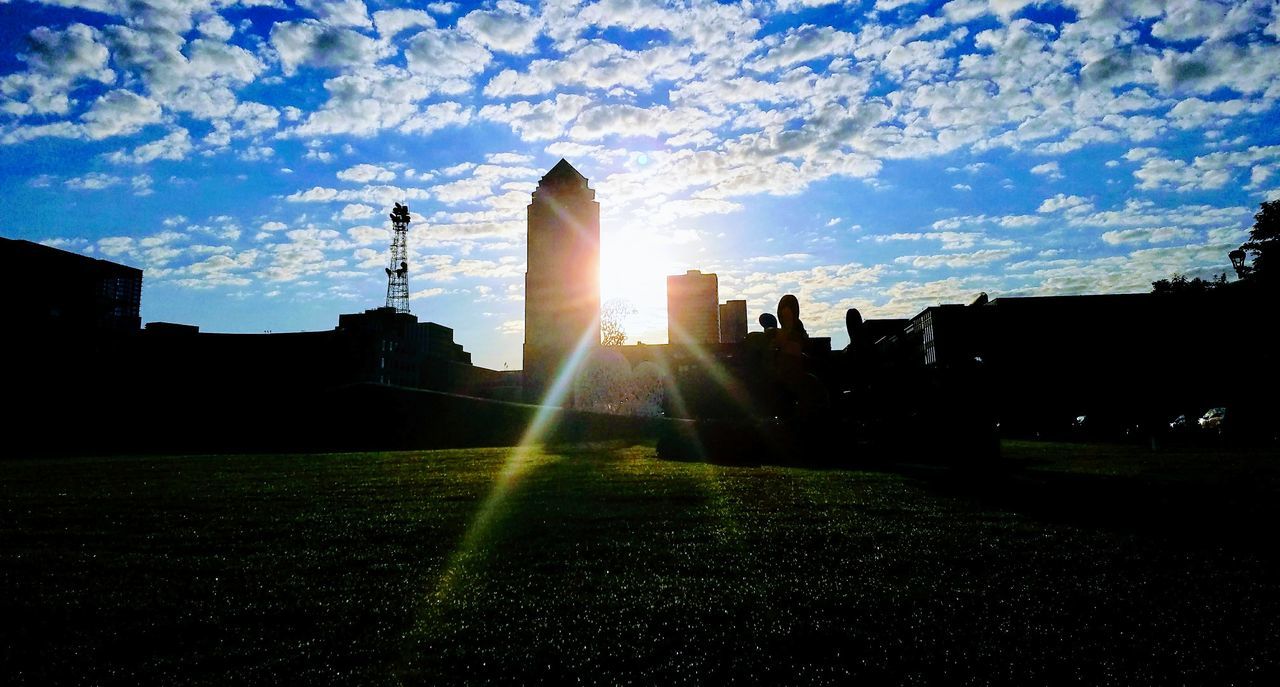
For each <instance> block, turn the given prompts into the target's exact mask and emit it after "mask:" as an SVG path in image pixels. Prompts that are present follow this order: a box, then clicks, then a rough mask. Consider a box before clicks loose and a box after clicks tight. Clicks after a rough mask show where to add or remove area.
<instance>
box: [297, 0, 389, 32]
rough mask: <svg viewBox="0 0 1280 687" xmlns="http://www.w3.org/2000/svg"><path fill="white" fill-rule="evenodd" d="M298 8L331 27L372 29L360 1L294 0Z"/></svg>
mask: <svg viewBox="0 0 1280 687" xmlns="http://www.w3.org/2000/svg"><path fill="white" fill-rule="evenodd" d="M296 2H297V3H298V7H301V8H303V9H306V10H310V11H311V12H312V13H314V14H315V15H316V16H318V17H320V18H321V19H323V20H324V22H325V23H326V24H330V25H333V26H354V27H356V28H362V29H367V28H372V26H373V22H371V21H369V11H368V9H366V8H365V6H364V3H363V2H361V1H360V0H296Z"/></svg>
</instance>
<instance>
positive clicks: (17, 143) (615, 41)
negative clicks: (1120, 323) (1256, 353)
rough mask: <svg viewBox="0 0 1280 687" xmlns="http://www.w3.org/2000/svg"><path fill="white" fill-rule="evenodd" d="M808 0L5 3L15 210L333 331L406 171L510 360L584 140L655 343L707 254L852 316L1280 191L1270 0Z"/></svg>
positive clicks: (1198, 258)
mask: <svg viewBox="0 0 1280 687" xmlns="http://www.w3.org/2000/svg"><path fill="white" fill-rule="evenodd" d="M809 4H810V3H776V4H764V3H762V4H759V5H753V6H752V7H751V8H745V7H744V6H741V5H729V4H713V3H701V2H693V3H688V4H682V5H671V6H663V5H661V4H660V3H658V4H654V5H646V4H643V3H640V4H634V5H633V4H626V3H622V4H616V5H615V4H612V3H584V4H583V5H582V6H581V7H578V8H577V9H576V10H574V11H563V10H562V9H557V7H560V6H559V5H554V6H541V5H528V6H526V5H521V4H518V3H506V4H502V5H501V6H500V7H499V6H498V5H497V4H494V5H484V6H479V7H475V6H470V5H468V6H463V5H450V4H448V3H437V4H434V5H430V6H428V7H426V8H413V9H408V8H394V7H387V6H383V5H378V6H365V5H364V4H363V3H361V2H358V1H353V2H346V3H337V4H323V3H301V4H298V5H296V6H290V7H287V8H271V7H242V6H238V5H233V6H220V7H219V8H217V9H212V8H206V9H191V8H190V7H188V6H187V5H182V6H178V5H176V4H173V3H169V2H167V1H166V0H154V1H153V2H149V3H141V4H135V5H129V6H127V7H125V6H121V9H118V10H113V9H112V8H111V7H106V6H104V10H105V11H102V12H89V11H83V10H77V9H74V8H68V7H61V6H58V3H44V4H42V3H40V2H28V1H27V0H19V1H17V2H11V3H4V4H3V5H2V6H0V27H2V28H0V38H2V39H3V40H4V41H5V44H6V45H10V46H12V47H13V49H12V50H10V51H8V52H7V53H6V54H5V55H0V79H2V80H3V83H4V86H3V88H0V149H3V151H4V153H5V154H4V155H3V156H0V191H2V192H4V194H5V197H6V203H5V204H4V206H3V208H0V234H2V235H4V236H8V237H13V238H22V239H27V240H32V241H38V242H39V241H47V242H50V243H52V244H54V245H58V246H61V247H65V248H69V249H71V250H73V251H76V252H80V253H86V254H90V255H92V256H93V257H101V258H105V259H108V260H113V261H117V262H123V263H126V264H130V265H133V266H135V267H138V268H142V269H145V270H146V271H147V274H148V290H149V292H148V296H149V298H148V299H147V303H146V305H145V306H144V312H143V319H144V320H145V321H180V322H181V321H191V322H194V323H195V324H198V325H200V326H201V327H202V328H203V329H205V330H213V331H240V332H250V331H263V330H267V329H271V330H274V331H280V330H289V331H295V330H315V329H320V328H324V327H327V326H330V324H331V317H332V313H335V312H347V311H352V310H356V309H359V308H362V307H365V306H366V304H368V303H370V302H377V301H378V300H379V299H378V298H377V297H376V295H377V294H378V292H379V291H382V290H383V289H384V288H385V283H384V281H385V280H384V279H380V278H379V277H378V275H376V274H373V273H372V272H374V271H376V270H370V269H369V268H370V267H371V266H374V265H378V263H379V262H382V261H383V259H384V257H385V256H383V255H382V254H381V253H382V251H383V250H384V246H385V244H386V237H385V235H386V233H387V229H386V228H385V227H384V226H382V225H383V222H381V214H382V212H383V209H382V208H384V207H385V206H389V205H390V204H391V202H407V203H409V204H410V205H411V207H412V208H413V210H414V212H415V213H417V214H416V216H415V217H414V218H413V227H414V232H416V233H415V236H417V237H419V238H421V239H422V240H421V241H419V242H418V243H417V247H416V248H413V249H412V250H413V251H414V253H413V254H412V255H411V256H410V257H411V259H410V260H409V261H408V262H410V264H411V265H412V266H413V267H412V268H411V269H413V270H416V271H415V272H413V273H411V274H410V275H409V283H410V284H411V285H412V286H413V289H414V290H413V292H412V293H411V294H410V296H411V302H412V304H413V307H414V309H415V310H416V311H419V312H425V311H427V310H430V311H431V313H432V314H431V317H432V318H433V319H437V320H440V321H448V322H463V321H465V324H464V325H461V326H463V327H465V328H463V329H459V331H458V338H459V340H461V341H468V342H475V343H474V344H473V345H474V346H475V354H476V357H477V360H478V361H480V362H482V363H484V364H486V365H488V366H489V367H492V368H495V369H500V368H501V367H503V364H504V363H505V364H506V365H507V366H509V367H512V368H514V367H518V366H519V365H520V357H521V353H520V345H521V342H522V340H523V336H522V334H521V332H520V331H519V327H520V322H521V321H522V320H523V316H522V312H523V304H522V303H521V302H520V301H519V295H518V294H519V290H520V288H521V285H522V280H523V272H524V269H523V261H524V254H525V248H526V247H525V246H524V245H523V244H522V240H523V239H522V236H523V220H524V206H525V205H526V204H527V194H528V193H530V192H532V191H533V190H534V188H535V187H536V183H537V180H538V178H539V177H540V175H541V174H542V173H543V172H544V171H545V170H547V169H549V168H550V167H551V166H552V165H553V164H554V163H555V161H556V160H558V159H560V158H561V157H568V158H570V159H572V160H573V161H574V163H575V165H577V166H578V167H579V168H580V169H581V170H583V171H584V172H585V173H587V175H588V176H590V177H591V178H592V179H593V184H594V186H595V188H596V189H597V190H598V191H600V193H601V194H602V196H605V197H608V198H609V199H610V200H609V202H608V204H607V205H606V207H605V209H604V215H603V216H602V218H601V231H602V242H603V244H604V246H605V250H604V253H603V254H602V256H601V257H602V266H603V268H604V270H603V275H604V278H603V281H602V289H603V297H604V299H605V300H609V299H614V298H629V300H632V301H633V303H634V306H635V310H636V314H635V315H634V316H632V317H631V318H630V319H629V321H628V327H627V328H628V331H629V332H630V333H631V336H632V338H633V340H635V339H638V340H643V341H648V342H656V341H662V340H663V339H664V335H665V330H666V326H665V321H664V317H663V316H664V314H665V303H664V302H663V299H662V295H661V282H662V280H663V279H664V278H665V276H666V275H669V274H682V273H684V272H685V271H686V270H688V269H701V270H703V271H705V272H714V273H716V274H717V275H719V278H720V280H721V287H722V290H723V291H724V292H726V293H735V294H742V296H743V297H745V298H746V299H747V300H748V308H749V310H751V311H752V312H758V311H761V310H763V309H765V308H767V307H769V306H770V305H771V304H772V303H776V301H777V299H778V298H779V297H781V295H783V294H785V293H798V294H800V295H802V297H803V298H804V299H805V300H806V301H809V302H814V303H821V304H823V306H824V307H823V308H821V309H819V311H818V315H819V316H818V317H817V318H816V319H813V320H811V321H809V322H807V323H806V324H807V325H808V326H809V327H810V329H811V330H812V331H813V332H815V333H819V334H822V335H827V336H832V337H833V339H834V340H835V343H836V344H837V347H838V346H840V345H842V344H843V341H842V337H843V333H842V331H843V326H842V325H843V323H842V321H841V316H840V315H839V313H842V312H843V311H844V310H845V309H847V308H848V307H858V308H860V309H862V310H864V311H865V313H866V314H867V316H868V317H875V318H885V317H907V316H910V315H911V314H913V313H915V312H918V311H919V310H920V309H921V308H922V307H923V306H925V305H931V304H936V303H945V302H963V301H965V300H966V299H968V298H970V297H972V295H973V294H974V293H976V292H977V291H984V290H985V291H988V292H990V293H992V294H993V295H1004V296H1008V295H1053V294H1073V293H1121V292H1136V291H1143V290H1145V289H1146V285H1147V284H1149V283H1150V282H1151V281H1153V280H1156V279H1162V278H1168V277H1169V276H1170V275H1171V274H1173V273H1177V272H1180V273H1186V274H1188V275H1190V276H1191V277H1197V276H1200V277H1206V278H1207V277H1210V276H1212V275H1215V274H1218V273H1221V272H1223V271H1225V270H1227V269H1229V267H1228V266H1227V265H1226V264H1225V262H1224V261H1223V260H1222V255H1223V254H1224V253H1225V252H1226V251H1227V250H1230V248H1232V247H1234V246H1235V245H1238V244H1239V243H1240V241H1241V240H1242V238H1243V236H1242V232H1243V231H1244V230H1245V229H1246V228H1247V226H1248V224H1249V218H1250V217H1251V214H1252V212H1253V211H1254V209H1255V208H1256V207H1257V205H1258V203H1259V202H1260V201H1262V200H1264V199H1266V198H1268V197H1270V196H1271V195H1272V194H1273V193H1274V192H1275V190H1276V189H1277V179H1278V178H1280V177H1277V175H1276V174H1275V171H1276V167H1277V162H1278V161H1280V148H1277V147H1276V144H1277V143H1278V142H1280V141H1277V139H1276V138H1275V136H1276V134H1275V127H1274V126H1273V123H1274V121H1275V120H1276V109H1275V95H1274V94H1275V92H1276V88H1277V86H1276V83H1277V73H1276V72H1277V68H1276V67H1275V66H1274V65H1275V64H1277V63H1280V59H1275V57H1276V52H1277V49H1278V48H1277V41H1276V34H1275V29H1274V27H1275V21H1276V17H1275V15H1274V12H1275V9H1274V7H1273V5H1270V4H1267V3H1261V4H1258V5H1257V6H1255V5H1254V4H1249V3H1246V4H1243V5H1239V6H1232V5H1229V4H1224V3H1216V2H1207V1H1205V2H1188V3H1179V4H1178V5H1177V7H1176V8H1175V7H1173V6H1172V5H1171V6H1169V8H1168V9H1167V11H1166V9H1165V8H1163V7H1160V8H1148V9H1144V7H1145V6H1136V5H1131V4H1128V3H1104V4H1090V3H1078V2H1045V3H1021V2H1013V3H997V4H995V5H987V4H982V3H977V2H952V3H942V2H900V1H888V0H881V1H880V2H875V3H872V2H865V3H854V4H839V3H831V4H827V5H821V3H819V5H820V6H817V7H809V6H807V5H809ZM338 6H341V7H342V8H344V9H343V11H341V12H339V11H337V10H336V9H334V8H335V7H338ZM113 7H114V6H113ZM113 12H115V13H113ZM143 29H145V30H143ZM148 36H149V37H150V38H149V39H147V40H154V41H155V43H154V44H153V45H152V44H144V43H145V41H144V37H148ZM140 41H142V42H140ZM1028 65H1030V66H1028ZM609 246H613V247H614V248H609ZM637 256H640V257H642V258H643V259H641V260H635V259H634V258H635V257H637ZM637 264H638V265H644V266H647V267H646V269H644V270H638V268H636V267H635V266H636V265H637ZM637 270H638V271H637ZM650 294H654V295H653V296H650ZM647 298H652V300H648V301H646V300H645V299H647ZM476 312H479V313H480V314H481V316H480V317H467V316H465V315H469V314H474V313H476ZM827 313H834V314H830V315H828V314H827Z"/></svg>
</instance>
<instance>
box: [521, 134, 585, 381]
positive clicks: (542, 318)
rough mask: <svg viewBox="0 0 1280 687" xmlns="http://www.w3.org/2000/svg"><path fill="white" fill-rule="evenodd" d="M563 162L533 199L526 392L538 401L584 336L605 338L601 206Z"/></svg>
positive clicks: (527, 292) (527, 274) (527, 285)
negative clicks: (601, 259) (601, 273)
mask: <svg viewBox="0 0 1280 687" xmlns="http://www.w3.org/2000/svg"><path fill="white" fill-rule="evenodd" d="M595 196H596V192H595V191H593V190H592V189H591V188H590V187H588V185H587V178H586V177H584V176H582V175H581V174H579V173H578V170H576V169H574V168H573V166H572V165H570V164H569V163H568V162H567V161H565V160H563V159H562V160H560V162H558V163H556V165H555V166H554V167H552V168H551V170H550V171H548V172H547V173H546V175H545V176H543V177H542V179H541V180H540V181H539V182H538V189H537V190H536V191H534V192H533V200H532V202H531V203H529V208H528V221H529V237H528V243H529V246H528V250H529V252H528V265H527V268H526V269H527V271H526V272H525V282H524V287H525V291H524V293H525V298H524V394H525V398H526V399H528V400H530V401H540V400H542V399H543V397H544V395H545V394H546V391H547V387H548V386H549V385H550V384H551V382H552V381H553V379H554V377H555V375H556V374H557V372H558V371H559V370H560V369H561V368H562V367H563V366H564V365H565V363H566V362H567V360H568V359H569V357H570V355H572V353H573V351H574V349H575V348H576V347H577V346H578V345H579V343H580V342H583V341H586V342H587V344H588V345H598V344H599V342H600V204H599V203H597V202H596V200H595Z"/></svg>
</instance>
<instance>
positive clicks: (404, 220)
mask: <svg viewBox="0 0 1280 687" xmlns="http://www.w3.org/2000/svg"><path fill="white" fill-rule="evenodd" d="M391 231H392V234H391V262H390V263H389V264H388V265H387V307H388V308H395V309H396V312H409V206H408V205H401V204H399V203H396V208H395V209H394V210H392V211H391Z"/></svg>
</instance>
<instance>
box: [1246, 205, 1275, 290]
mask: <svg viewBox="0 0 1280 687" xmlns="http://www.w3.org/2000/svg"><path fill="white" fill-rule="evenodd" d="M1253 220H1254V222H1253V229H1251V230H1250V231H1249V240H1248V241H1246V242H1245V243H1244V244H1243V245H1241V246H1240V248H1242V249H1244V250H1245V251H1248V252H1250V253H1253V265H1252V266H1251V267H1249V268H1248V272H1247V273H1246V276H1247V277H1249V278H1252V279H1257V280H1259V281H1261V280H1263V279H1270V277H1271V275H1270V274H1269V273H1268V272H1267V263H1268V261H1269V260H1270V256H1272V255H1277V254H1280V199H1277V200H1272V201H1267V202H1265V203H1263V204H1262V209H1261V210H1259V211H1258V214H1256V215H1254V216H1253Z"/></svg>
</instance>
